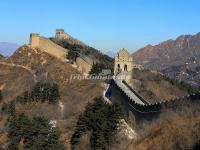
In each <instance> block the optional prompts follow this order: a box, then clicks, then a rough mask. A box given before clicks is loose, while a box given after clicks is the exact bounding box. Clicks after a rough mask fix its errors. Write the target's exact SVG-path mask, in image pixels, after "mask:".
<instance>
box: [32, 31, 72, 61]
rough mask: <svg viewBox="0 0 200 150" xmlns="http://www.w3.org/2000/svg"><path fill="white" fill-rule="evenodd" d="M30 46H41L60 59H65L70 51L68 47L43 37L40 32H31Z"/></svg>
mask: <svg viewBox="0 0 200 150" xmlns="http://www.w3.org/2000/svg"><path fill="white" fill-rule="evenodd" d="M30 46H31V47H37V48H40V49H41V50H43V51H45V52H47V53H48V54H50V55H53V56H55V57H57V58H59V59H65V58H66V54H67V52H68V50H67V49H64V48H62V47H61V46H59V45H57V44H55V43H53V42H52V41H51V40H49V39H47V38H45V37H41V36H40V35H39V34H31V36H30Z"/></svg>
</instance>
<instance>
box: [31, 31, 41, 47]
mask: <svg viewBox="0 0 200 150" xmlns="http://www.w3.org/2000/svg"><path fill="white" fill-rule="evenodd" d="M39 42H40V35H39V34H37V33H31V34H30V43H29V44H30V46H31V47H38V46H39V44H40V43H39Z"/></svg>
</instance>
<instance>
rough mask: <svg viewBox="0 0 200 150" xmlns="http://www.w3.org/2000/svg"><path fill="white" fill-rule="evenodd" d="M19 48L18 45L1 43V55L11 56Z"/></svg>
mask: <svg viewBox="0 0 200 150" xmlns="http://www.w3.org/2000/svg"><path fill="white" fill-rule="evenodd" d="M19 47H20V45H19V44H17V43H8V42H0V54H2V55H4V56H10V55H12V53H13V52H14V51H15V50H16V49H18V48H19Z"/></svg>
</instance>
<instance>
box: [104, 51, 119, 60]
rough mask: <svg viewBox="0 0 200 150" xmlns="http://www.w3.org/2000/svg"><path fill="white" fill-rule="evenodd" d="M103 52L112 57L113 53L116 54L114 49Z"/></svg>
mask: <svg viewBox="0 0 200 150" xmlns="http://www.w3.org/2000/svg"><path fill="white" fill-rule="evenodd" d="M105 54H106V55H108V56H109V57H112V58H114V57H115V55H116V54H117V52H114V51H107V52H106V53H105Z"/></svg>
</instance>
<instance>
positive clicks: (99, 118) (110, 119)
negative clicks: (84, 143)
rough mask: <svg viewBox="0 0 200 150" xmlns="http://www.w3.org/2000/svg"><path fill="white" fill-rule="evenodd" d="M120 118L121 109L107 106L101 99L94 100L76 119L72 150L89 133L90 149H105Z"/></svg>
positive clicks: (116, 105)
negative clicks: (82, 136) (81, 137)
mask: <svg viewBox="0 0 200 150" xmlns="http://www.w3.org/2000/svg"><path fill="white" fill-rule="evenodd" d="M122 116H123V114H122V109H121V107H120V106H119V105H118V104H114V105H109V104H107V103H105V102H104V101H103V100H102V98H96V99H95V100H94V103H93V104H91V103H89V104H88V105H87V106H86V110H85V112H84V113H83V114H81V115H80V117H79V119H78V122H77V125H76V129H75V132H74V134H73V135H72V138H71V144H72V146H73V148H75V147H76V145H78V144H79V138H80V136H81V135H82V134H84V133H85V132H87V131H90V132H91V137H90V141H91V148H92V149H99V150H100V149H107V147H108V145H109V144H110V142H111V141H112V137H113V134H114V133H115V131H116V130H117V127H118V124H119V120H120V118H121V117H122Z"/></svg>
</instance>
